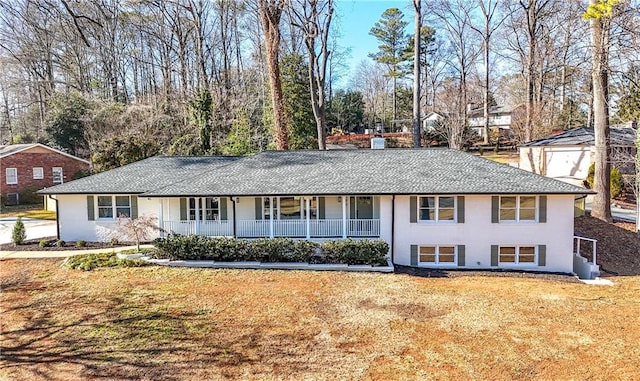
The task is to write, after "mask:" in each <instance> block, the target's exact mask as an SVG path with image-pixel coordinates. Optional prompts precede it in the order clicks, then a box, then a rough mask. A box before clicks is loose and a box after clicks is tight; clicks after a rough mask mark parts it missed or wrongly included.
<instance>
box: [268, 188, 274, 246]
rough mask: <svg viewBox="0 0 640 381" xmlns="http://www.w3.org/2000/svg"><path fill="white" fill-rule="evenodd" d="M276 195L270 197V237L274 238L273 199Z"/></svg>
mask: <svg viewBox="0 0 640 381" xmlns="http://www.w3.org/2000/svg"><path fill="white" fill-rule="evenodd" d="M274 199H275V197H269V238H273V200H274Z"/></svg>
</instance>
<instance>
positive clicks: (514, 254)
mask: <svg viewBox="0 0 640 381" xmlns="http://www.w3.org/2000/svg"><path fill="white" fill-rule="evenodd" d="M498 253H499V257H498V258H499V261H500V263H506V264H514V265H517V264H530V263H533V264H535V263H536V254H537V253H536V247H535V246H500V248H499V251H498Z"/></svg>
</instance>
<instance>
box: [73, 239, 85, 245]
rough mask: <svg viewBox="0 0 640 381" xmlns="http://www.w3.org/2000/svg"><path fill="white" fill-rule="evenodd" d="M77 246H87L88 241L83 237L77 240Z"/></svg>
mask: <svg viewBox="0 0 640 381" xmlns="http://www.w3.org/2000/svg"><path fill="white" fill-rule="evenodd" d="M76 246H77V247H85V246H87V242H86V241H84V240H82V239H81V240H79V241H77V242H76Z"/></svg>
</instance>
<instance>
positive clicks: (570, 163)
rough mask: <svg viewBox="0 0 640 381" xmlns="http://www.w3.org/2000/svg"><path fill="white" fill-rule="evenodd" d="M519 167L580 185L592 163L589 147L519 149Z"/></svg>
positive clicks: (591, 153)
mask: <svg viewBox="0 0 640 381" xmlns="http://www.w3.org/2000/svg"><path fill="white" fill-rule="evenodd" d="M519 151H520V159H519V167H520V169H524V170H526V171H529V172H533V170H532V166H531V161H532V160H533V164H534V166H535V172H536V173H539V174H542V175H544V176H547V177H551V178H554V179H558V180H561V181H565V182H568V183H570V184H574V185H582V181H583V180H584V179H586V178H587V174H588V173H589V166H590V165H591V163H593V148H592V147H591V146H547V147H521V148H520V150H519Z"/></svg>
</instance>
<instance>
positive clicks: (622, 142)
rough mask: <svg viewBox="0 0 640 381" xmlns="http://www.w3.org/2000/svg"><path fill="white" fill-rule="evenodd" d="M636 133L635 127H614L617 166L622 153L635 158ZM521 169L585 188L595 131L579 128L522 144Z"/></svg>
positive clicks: (613, 135) (612, 141) (611, 135)
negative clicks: (583, 183) (584, 183)
mask: <svg viewBox="0 0 640 381" xmlns="http://www.w3.org/2000/svg"><path fill="white" fill-rule="evenodd" d="M635 140H636V130H635V129H634V128H633V127H631V126H611V128H610V145H611V150H612V157H613V159H614V165H615V164H616V163H615V160H616V157H617V156H618V157H619V155H620V154H621V153H624V152H626V153H628V154H631V155H632V156H635ZM518 153H519V162H518V164H519V167H520V168H521V169H524V170H527V171H530V172H535V173H539V174H542V175H545V176H547V177H551V178H555V179H558V180H562V181H566V182H568V183H571V184H575V185H581V184H582V182H583V181H584V180H585V179H586V178H587V174H588V173H589V166H591V164H593V162H594V158H595V137H594V133H593V128H592V127H591V128H587V127H578V128H574V129H571V130H568V131H565V132H562V133H560V134H557V135H552V136H548V137H545V138H542V139H538V140H534V141H531V142H528V143H525V144H522V145H521V146H520V147H519V148H518Z"/></svg>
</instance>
